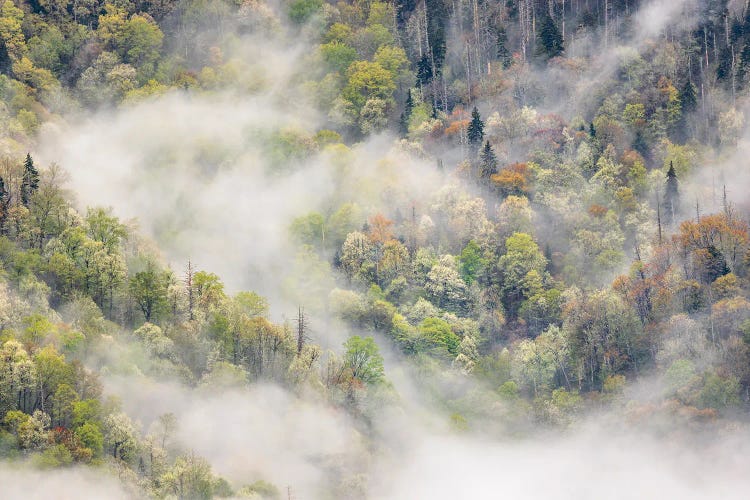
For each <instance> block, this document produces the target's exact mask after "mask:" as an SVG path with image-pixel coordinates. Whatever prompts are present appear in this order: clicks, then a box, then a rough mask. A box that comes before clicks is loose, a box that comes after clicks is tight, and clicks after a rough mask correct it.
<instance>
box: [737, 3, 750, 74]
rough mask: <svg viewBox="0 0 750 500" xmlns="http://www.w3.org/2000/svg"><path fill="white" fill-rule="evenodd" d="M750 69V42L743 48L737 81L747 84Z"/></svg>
mask: <svg viewBox="0 0 750 500" xmlns="http://www.w3.org/2000/svg"><path fill="white" fill-rule="evenodd" d="M748 10H750V9H748ZM748 68H750V40H748V41H747V42H745V45H744V46H743V47H742V52H740V63H739V64H738V65H737V80H739V81H740V83H745V82H747V70H748Z"/></svg>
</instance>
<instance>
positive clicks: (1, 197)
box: [0, 177, 10, 234]
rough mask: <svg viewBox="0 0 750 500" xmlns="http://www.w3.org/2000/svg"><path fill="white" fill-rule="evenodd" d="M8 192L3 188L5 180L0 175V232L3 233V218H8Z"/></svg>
mask: <svg viewBox="0 0 750 500" xmlns="http://www.w3.org/2000/svg"><path fill="white" fill-rule="evenodd" d="M9 206H10V193H8V190H7V189H6V188H5V181H4V180H3V178H2V177H0V234H5V220H6V219H7V218H8V207H9Z"/></svg>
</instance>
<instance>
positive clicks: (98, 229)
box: [86, 208, 128, 253]
mask: <svg viewBox="0 0 750 500" xmlns="http://www.w3.org/2000/svg"><path fill="white" fill-rule="evenodd" d="M86 225H87V227H88V231H87V232H88V236H89V238H91V239H92V240H94V241H100V242H102V244H103V245H104V247H105V248H106V249H107V252H110V253H111V252H115V251H116V250H117V249H118V248H119V246H120V243H121V242H122V241H123V240H124V239H125V238H127V235H128V233H127V229H126V228H125V226H124V225H123V224H121V223H120V221H119V220H118V219H117V217H115V216H113V215H112V209H111V208H110V209H105V208H89V209H88V212H87V213H86Z"/></svg>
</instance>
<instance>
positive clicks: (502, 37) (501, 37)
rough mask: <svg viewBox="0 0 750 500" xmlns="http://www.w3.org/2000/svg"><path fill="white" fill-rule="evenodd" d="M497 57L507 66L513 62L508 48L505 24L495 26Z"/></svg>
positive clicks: (504, 66)
mask: <svg viewBox="0 0 750 500" xmlns="http://www.w3.org/2000/svg"><path fill="white" fill-rule="evenodd" d="M497 59H498V60H499V61H500V62H501V63H502V64H503V68H507V67H509V66H510V65H511V63H512V62H513V57H512V55H511V53H510V51H509V50H508V35H507V33H505V26H500V27H499V28H497Z"/></svg>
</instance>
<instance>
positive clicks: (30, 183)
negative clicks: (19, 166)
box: [21, 154, 39, 207]
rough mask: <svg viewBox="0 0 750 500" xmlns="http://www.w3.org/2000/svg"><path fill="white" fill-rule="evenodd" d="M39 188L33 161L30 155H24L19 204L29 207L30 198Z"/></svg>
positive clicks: (37, 173)
mask: <svg viewBox="0 0 750 500" xmlns="http://www.w3.org/2000/svg"><path fill="white" fill-rule="evenodd" d="M38 188H39V172H38V171H37V169H36V167H35V166H34V160H32V159H31V155H30V154H27V155H26V160H25V161H24V162H23V179H22V180H21V203H23V204H24V206H27V207H28V206H29V202H30V201H31V196H32V195H33V194H34V193H35V192H36V190H37V189H38Z"/></svg>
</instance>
